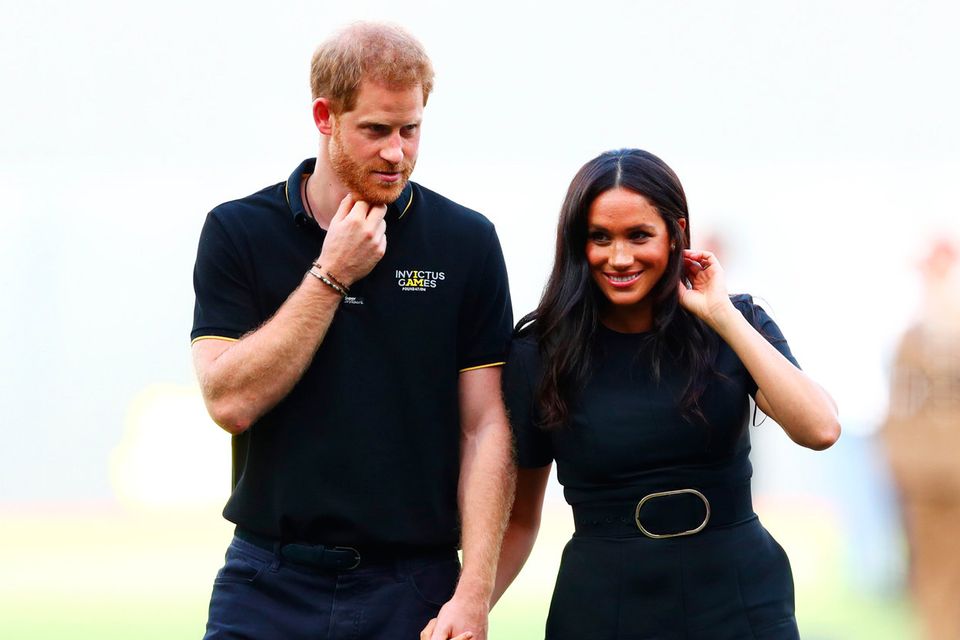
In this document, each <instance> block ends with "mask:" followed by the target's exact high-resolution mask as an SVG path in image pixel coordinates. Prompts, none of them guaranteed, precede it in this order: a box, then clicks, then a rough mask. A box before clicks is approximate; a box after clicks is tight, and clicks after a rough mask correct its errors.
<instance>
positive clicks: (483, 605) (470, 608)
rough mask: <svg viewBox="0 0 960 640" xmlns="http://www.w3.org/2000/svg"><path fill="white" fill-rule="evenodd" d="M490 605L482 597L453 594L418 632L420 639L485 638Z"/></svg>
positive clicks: (484, 639) (458, 639)
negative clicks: (435, 615)
mask: <svg viewBox="0 0 960 640" xmlns="http://www.w3.org/2000/svg"><path fill="white" fill-rule="evenodd" d="M489 613H490V605H489V604H488V603H487V602H486V601H485V600H483V599H482V598H466V597H462V596H458V595H456V594H454V596H453V598H451V599H450V600H449V601H448V602H447V603H446V604H445V605H443V607H442V608H441V609H440V613H439V614H437V617H436V618H434V619H433V620H431V621H430V622H429V623H428V624H427V626H426V627H425V628H424V629H423V631H421V632H420V640H450V639H452V640H487V616H488V615H489Z"/></svg>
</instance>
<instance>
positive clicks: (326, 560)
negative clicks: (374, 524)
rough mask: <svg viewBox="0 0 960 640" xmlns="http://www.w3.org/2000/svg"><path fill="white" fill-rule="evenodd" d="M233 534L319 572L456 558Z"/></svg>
mask: <svg viewBox="0 0 960 640" xmlns="http://www.w3.org/2000/svg"><path fill="white" fill-rule="evenodd" d="M234 534H235V535H236V536H237V537H238V538H240V539H241V540H243V541H244V542H249V543H250V544H252V545H253V546H255V547H259V548H261V549H264V550H266V551H270V552H279V554H280V557H281V558H283V559H284V560H288V561H289V562H292V563H294V564H297V565H300V566H304V567H308V568H311V569H315V570H318V571H351V570H353V569H356V568H358V567H361V566H365V567H366V566H373V565H385V564H389V563H393V562H397V561H399V560H409V559H413V558H431V557H436V558H437V559H442V558H444V557H447V556H453V555H455V554H456V551H455V550H454V549H452V548H447V547H365V548H364V549H363V552H361V551H360V550H358V549H356V548H354V547H342V546H327V545H322V544H301V543H297V542H293V543H287V544H281V543H279V541H277V540H273V539H271V538H266V537H264V536H261V535H258V534H256V533H253V532H252V531H247V530H246V529H243V528H241V527H237V528H236V529H235V530H234Z"/></svg>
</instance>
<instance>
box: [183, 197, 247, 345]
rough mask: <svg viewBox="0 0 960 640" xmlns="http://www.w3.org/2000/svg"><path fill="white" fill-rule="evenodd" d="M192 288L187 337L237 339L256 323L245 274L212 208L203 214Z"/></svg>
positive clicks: (234, 246)
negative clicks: (193, 294) (194, 299)
mask: <svg viewBox="0 0 960 640" xmlns="http://www.w3.org/2000/svg"><path fill="white" fill-rule="evenodd" d="M193 289H194V292H195V293H196V303H195V304H194V308H193V330H192V331H191V332H190V338H191V340H194V341H196V340H198V339H202V338H230V339H237V338H240V337H241V336H243V335H244V334H245V333H247V332H248V331H252V330H253V329H256V328H257V326H259V324H260V321H261V319H260V313H259V311H258V309H257V304H256V298H255V297H254V294H253V291H252V288H251V285H250V282H249V278H248V277H246V272H245V271H244V269H243V268H242V266H241V260H240V256H239V255H238V253H237V248H236V245H235V244H234V242H233V241H232V239H231V238H230V236H229V234H228V233H227V230H226V229H225V228H224V226H223V222H222V221H221V220H220V219H219V218H218V216H217V215H216V212H215V211H214V212H211V213H210V214H208V215H207V219H206V222H204V225H203V230H202V231H201V232H200V243H199V246H198V247H197V262H196V264H195V265H194V268H193Z"/></svg>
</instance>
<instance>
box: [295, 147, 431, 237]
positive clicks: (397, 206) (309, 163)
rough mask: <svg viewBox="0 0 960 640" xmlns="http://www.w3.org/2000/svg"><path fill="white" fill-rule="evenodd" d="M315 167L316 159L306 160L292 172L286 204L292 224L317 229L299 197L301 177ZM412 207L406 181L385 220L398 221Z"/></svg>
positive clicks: (409, 184) (388, 207)
mask: <svg viewBox="0 0 960 640" xmlns="http://www.w3.org/2000/svg"><path fill="white" fill-rule="evenodd" d="M316 166H317V159H316V158H307V159H306V160H304V161H303V162H301V163H300V165H299V166H298V167H297V168H296V169H294V170H293V173H291V174H290V177H289V178H287V184H286V196H287V204H288V205H289V206H290V212H291V213H292V214H293V219H294V222H296V223H297V225H298V226H305V225H307V226H309V225H312V226H314V227H317V223H316V221H315V220H314V219H313V218H311V217H310V215H309V214H308V213H307V210H306V208H305V207H304V206H303V198H301V197H300V183H301V181H302V180H303V177H304V176H308V175H310V174H311V173H313V171H314V169H315V168H316ZM412 206H413V184H412V183H411V182H410V181H407V184H406V185H405V186H404V187H403V191H401V192H400V197H398V198H397V199H396V200H394V201H393V202H391V203H390V204H389V205H387V215H386V216H385V218H386V220H387V221H392V220H399V219H400V218H402V217H404V216H405V215H407V214H409V213H410V208H411V207H412Z"/></svg>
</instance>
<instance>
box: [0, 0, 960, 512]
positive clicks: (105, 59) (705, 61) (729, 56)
mask: <svg viewBox="0 0 960 640" xmlns="http://www.w3.org/2000/svg"><path fill="white" fill-rule="evenodd" d="M958 6H960V5H957V4H956V3H952V2H942V3H934V2H917V1H912V2H894V1H880V2H877V1H874V2H852V1H848V2H842V3H838V2H825V1H804V2H800V1H791V2H769V1H767V2H707V1H703V2H692V1H678V2H662V1H657V2H649V1H645V0H644V1H635V2H606V1H603V0H597V1H594V2H589V3H584V2H577V3H571V4H569V5H567V4H564V3H538V4H533V3H522V2H509V3H498V2H483V3H472V4H471V5H470V6H468V7H461V6H459V5H458V4H456V3H439V2H437V3H430V2H405V3H387V2H368V1H355V2H342V3H336V4H335V3H330V2H318V1H315V2H278V3H273V4H272V5H271V7H270V8H269V9H268V8H266V4H265V3H261V2H258V3H247V2H190V3H187V2H179V1H173V2H166V3H140V2H108V1H105V0H101V1H93V2H43V1H40V2H30V3H26V2H12V1H10V0H4V1H3V3H2V15H3V16H4V19H3V23H2V24H0V60H2V66H0V74H2V75H0V81H2V85H0V87H2V95H3V98H2V100H0V123H2V125H0V126H2V138H0V139H2V144H0V167H2V170H0V202H2V209H0V291H2V314H0V430H2V435H3V441H4V446H3V447H2V448H0V500H3V501H14V502H20V501H31V500H43V501H69V500H97V499H103V498H108V497H109V496H111V495H112V491H111V489H110V480H109V466H110V463H109V461H110V456H111V451H113V450H114V449H115V448H116V447H117V446H118V445H119V443H120V442H121V441H122V440H124V429H125V424H128V423H129V420H130V416H131V415H133V414H132V413H131V412H132V411H133V409H132V408H131V407H132V406H133V404H134V401H135V399H136V398H137V397H143V396H142V394H143V393H144V390H147V389H154V388H156V387H155V385H181V386H182V385H191V384H192V370H191V368H190V363H189V350H188V333H189V329H190V323H191V314H192V305H193V292H192V288H191V279H190V278H191V270H192V265H193V257H194V252H195V249H196V240H197V235H198V233H199V229H200V225H201V224H202V221H203V217H204V214H205V213H206V212H207V211H208V210H209V209H210V208H212V207H213V206H215V205H216V204H218V203H219V202H221V201H224V200H227V199H232V198H236V197H240V196H243V195H245V194H247V193H250V192H253V191H255V190H257V189H259V188H261V187H263V186H266V185H268V184H272V183H275V182H278V181H280V180H282V179H284V178H285V177H286V176H287V175H288V174H289V173H290V171H291V170H292V169H293V167H294V166H296V164H297V163H298V162H299V161H300V160H301V159H302V158H305V157H307V156H310V155H313V154H315V152H316V140H317V138H316V132H315V130H314V129H313V128H312V123H311V119H310V113H309V103H310V96H309V88H308V85H307V73H308V68H309V57H310V54H311V52H312V50H313V48H314V46H315V45H316V44H317V42H318V41H320V40H321V39H322V38H323V37H324V36H326V35H327V34H328V33H329V32H330V31H331V30H333V29H334V28H336V27H338V26H341V25H343V24H345V23H347V22H350V21H352V20H355V19H368V18H376V19H386V20H392V21H395V22H398V23H400V24H402V25H404V26H406V27H407V28H408V29H409V30H410V31H412V32H413V33H414V34H415V35H417V36H418V37H419V38H420V39H421V40H422V41H423V42H424V44H425V45H426V47H427V49H428V51H429V52H430V54H431V56H432V57H433V59H434V62H435V66H436V70H437V83H436V88H435V93H434V95H433V96H432V97H431V99H430V104H429V106H428V108H427V111H426V120H425V127H424V131H423V140H422V143H421V159H420V162H419V164H418V167H417V171H416V173H415V179H417V180H418V181H420V182H422V183H423V184H425V185H427V186H429V187H431V188H433V189H436V190H438V191H440V192H442V193H444V194H446V195H448V196H451V197H453V198H454V199H456V200H458V201H460V202H462V203H463V204H466V205H468V206H471V207H473V208H475V209H478V210H480V211H482V212H484V213H485V214H486V215H487V216H488V217H490V218H491V219H492V220H493V221H494V222H495V223H496V224H497V227H498V230H499V233H500V236H501V240H502V242H503V246H504V250H505V253H506V258H507V262H508V267H509V269H510V275H511V281H512V286H513V290H514V304H515V311H516V313H517V315H518V317H519V315H521V314H522V313H525V312H526V311H528V310H530V308H532V306H533V305H534V304H535V303H536V299H537V296H538V294H539V291H540V288H541V287H542V285H543V281H544V277H545V275H546V273H547V270H548V269H549V266H550V259H551V251H552V243H553V237H552V235H553V230H554V226H555V220H556V214H557V210H558V207H559V203H560V201H561V199H562V197H563V193H564V191H565V189H566V186H567V184H568V182H569V180H570V178H571V177H572V176H573V174H574V172H575V171H576V169H577V168H578V167H579V166H580V165H581V164H583V163H584V162H585V161H586V160H588V159H589V158H591V157H593V156H594V155H596V154H597V153H598V152H600V151H603V150H605V149H609V148H613V147H623V146H636V147H642V148H645V149H648V150H650V151H652V152H654V153H656V154H658V155H660V156H661V157H663V158H664V159H665V160H666V161H667V162H668V163H669V164H670V165H671V166H673V168H674V169H675V170H676V171H677V173H678V174H679V175H680V177H681V180H682V181H683V183H684V185H685V187H686V189H687V193H688V197H689V200H690V203H691V219H692V228H693V231H694V240H695V242H696V241H697V239H698V238H701V237H703V236H704V234H705V232H706V231H707V230H710V231H711V232H714V233H717V234H720V235H721V236H722V238H723V239H724V242H725V246H726V251H727V254H726V256H724V255H723V254H722V257H726V264H727V267H728V271H729V273H730V277H731V280H732V286H733V288H735V289H737V290H740V291H749V292H752V293H754V294H756V295H758V296H762V297H763V298H764V299H765V300H766V301H767V302H768V303H769V305H770V307H772V310H773V312H774V314H775V317H776V318H777V319H778V320H779V322H780V324H781V326H782V328H783V329H784V331H785V333H786V335H787V337H788V338H789V339H790V341H791V345H792V346H793V348H794V351H795V353H796V354H797V355H798V358H799V359H800V361H801V363H802V364H804V366H805V367H806V368H807V369H808V370H809V371H811V372H812V373H813V374H814V375H815V376H816V377H818V378H819V379H820V380H821V381H822V382H823V383H825V385H826V386H827V387H828V388H830V389H831V390H832V391H833V393H834V395H835V396H836V397H837V399H838V401H839V403H840V405H841V411H842V413H843V417H844V423H845V425H846V426H847V427H848V429H853V431H854V432H856V431H860V432H869V431H870V430H871V429H873V428H874V426H875V424H876V422H877V420H878V419H879V417H880V416H881V415H882V412H883V409H884V401H885V394H886V372H885V369H884V367H885V366H886V362H887V359H888V358H889V351H890V349H891V346H892V344H893V341H894V340H895V338H896V335H897V333H898V332H899V330H900V329H901V328H902V327H903V325H904V324H905V323H906V322H907V321H908V319H909V318H910V315H911V313H912V309H913V308H914V305H915V303H916V300H917V298H918V290H917V287H918V281H917V279H916V276H915V273H914V270H913V267H912V263H913V261H915V259H916V258H917V257H918V256H919V255H920V254H921V253H922V252H923V248H924V246H925V245H926V244H927V243H928V242H929V240H930V238H931V237H934V236H940V235H947V234H954V235H956V234H957V233H958V232H960V216H958V215H957V208H958V207H957V204H956V198H955V184H956V179H957V175H958V168H960V121H958V118H957V116H956V114H957V113H960V90H958V84H957V82H956V79H955V77H956V69H957V62H958V60H960V44H958V39H957V38H956V37H955V35H956V26H957V24H958V18H960V8H958ZM173 415H178V414H177V413H176V412H173ZM198 422H202V416H201V419H200V420H198ZM210 428H213V427H210ZM183 434H184V430H183V429H176V430H171V437H173V436H174V435H175V436H176V438H178V439H183V438H184V435H183ZM177 446H178V445H177V443H176V442H175V441H174V442H173V443H168V446H167V447H165V448H164V449H163V455H166V456H170V457H175V456H176V451H177ZM179 446H181V447H182V448H183V449H189V448H190V447H191V442H190V441H188V440H185V441H183V442H182V443H179ZM193 459H194V458H192V457H191V458H190V460H193ZM170 464H172V465H174V466H176V464H177V461H176V460H171V461H170ZM158 472H162V470H158ZM224 481H225V482H226V479H225V480H224Z"/></svg>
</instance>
